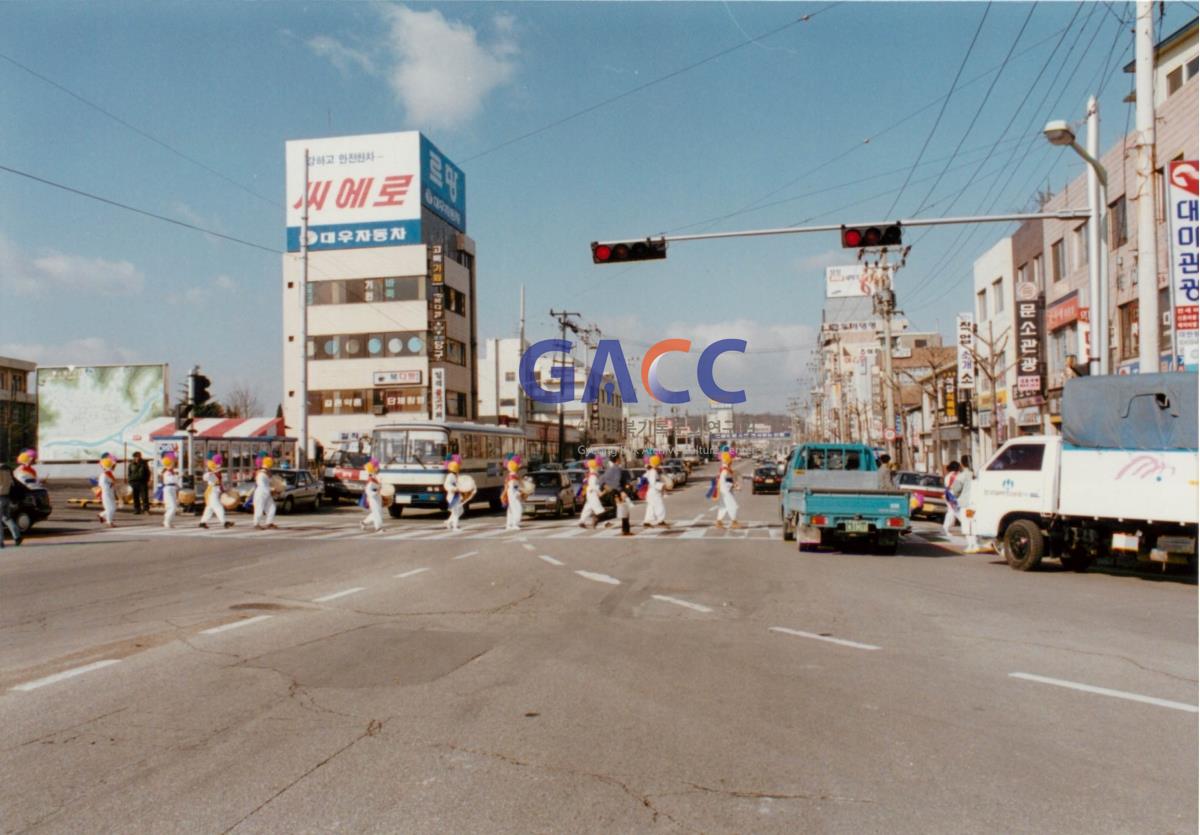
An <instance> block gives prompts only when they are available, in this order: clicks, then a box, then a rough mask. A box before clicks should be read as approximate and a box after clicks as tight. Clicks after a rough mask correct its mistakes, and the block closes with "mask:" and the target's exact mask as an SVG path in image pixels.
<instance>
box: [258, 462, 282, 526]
mask: <svg viewBox="0 0 1200 835" xmlns="http://www.w3.org/2000/svg"><path fill="white" fill-rule="evenodd" d="M274 466H275V459H274V458H272V457H271V456H269V455H263V456H261V457H260V458H259V459H258V471H257V472H256V473H255V474H254V527H255V528H257V529H258V530H260V531H262V530H267V529H268V528H269V529H271V530H275V529H276V528H277V527H278V525H276V524H275V497H274V496H272V495H271V468H272V467H274Z"/></svg>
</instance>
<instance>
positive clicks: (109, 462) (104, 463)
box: [100, 453, 117, 470]
mask: <svg viewBox="0 0 1200 835" xmlns="http://www.w3.org/2000/svg"><path fill="white" fill-rule="evenodd" d="M100 466H101V467H103V468H104V469H106V470H111V469H112V468H113V467H115V466H117V459H115V458H113V457H112V456H111V455H109V454H108V453H105V454H104V455H102V456H101V457H100Z"/></svg>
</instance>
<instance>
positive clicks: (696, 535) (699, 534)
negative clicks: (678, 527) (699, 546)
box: [679, 528, 707, 539]
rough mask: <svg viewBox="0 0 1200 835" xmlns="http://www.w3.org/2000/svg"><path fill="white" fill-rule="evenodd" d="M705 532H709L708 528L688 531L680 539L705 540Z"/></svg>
mask: <svg viewBox="0 0 1200 835" xmlns="http://www.w3.org/2000/svg"><path fill="white" fill-rule="evenodd" d="M705 530H707V528H692V529H691V530H686V531H684V532H683V533H681V534H680V535H679V538H680V539H703V538H704V532H705Z"/></svg>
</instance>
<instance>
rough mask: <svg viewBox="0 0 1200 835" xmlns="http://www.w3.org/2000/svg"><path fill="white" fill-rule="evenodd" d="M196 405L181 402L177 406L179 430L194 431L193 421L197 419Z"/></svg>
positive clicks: (176, 413)
mask: <svg viewBox="0 0 1200 835" xmlns="http://www.w3.org/2000/svg"><path fill="white" fill-rule="evenodd" d="M195 413H196V407H195V406H193V405H192V404H191V403H180V404H179V405H178V406H176V407H175V424H176V426H177V428H178V431H179V432H190V431H192V423H193V422H194V421H195V417H194V415H195Z"/></svg>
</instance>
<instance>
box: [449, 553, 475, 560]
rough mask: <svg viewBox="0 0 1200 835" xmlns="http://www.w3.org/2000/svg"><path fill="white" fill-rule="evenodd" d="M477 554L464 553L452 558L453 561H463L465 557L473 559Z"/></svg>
mask: <svg viewBox="0 0 1200 835" xmlns="http://www.w3.org/2000/svg"><path fill="white" fill-rule="evenodd" d="M478 553H479V552H478V551H467V553H465V554H459V555H458V556H457V557H454V558H453V559H456V560H465V559H466V558H467V557H473V556H475V555H476V554H478Z"/></svg>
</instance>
